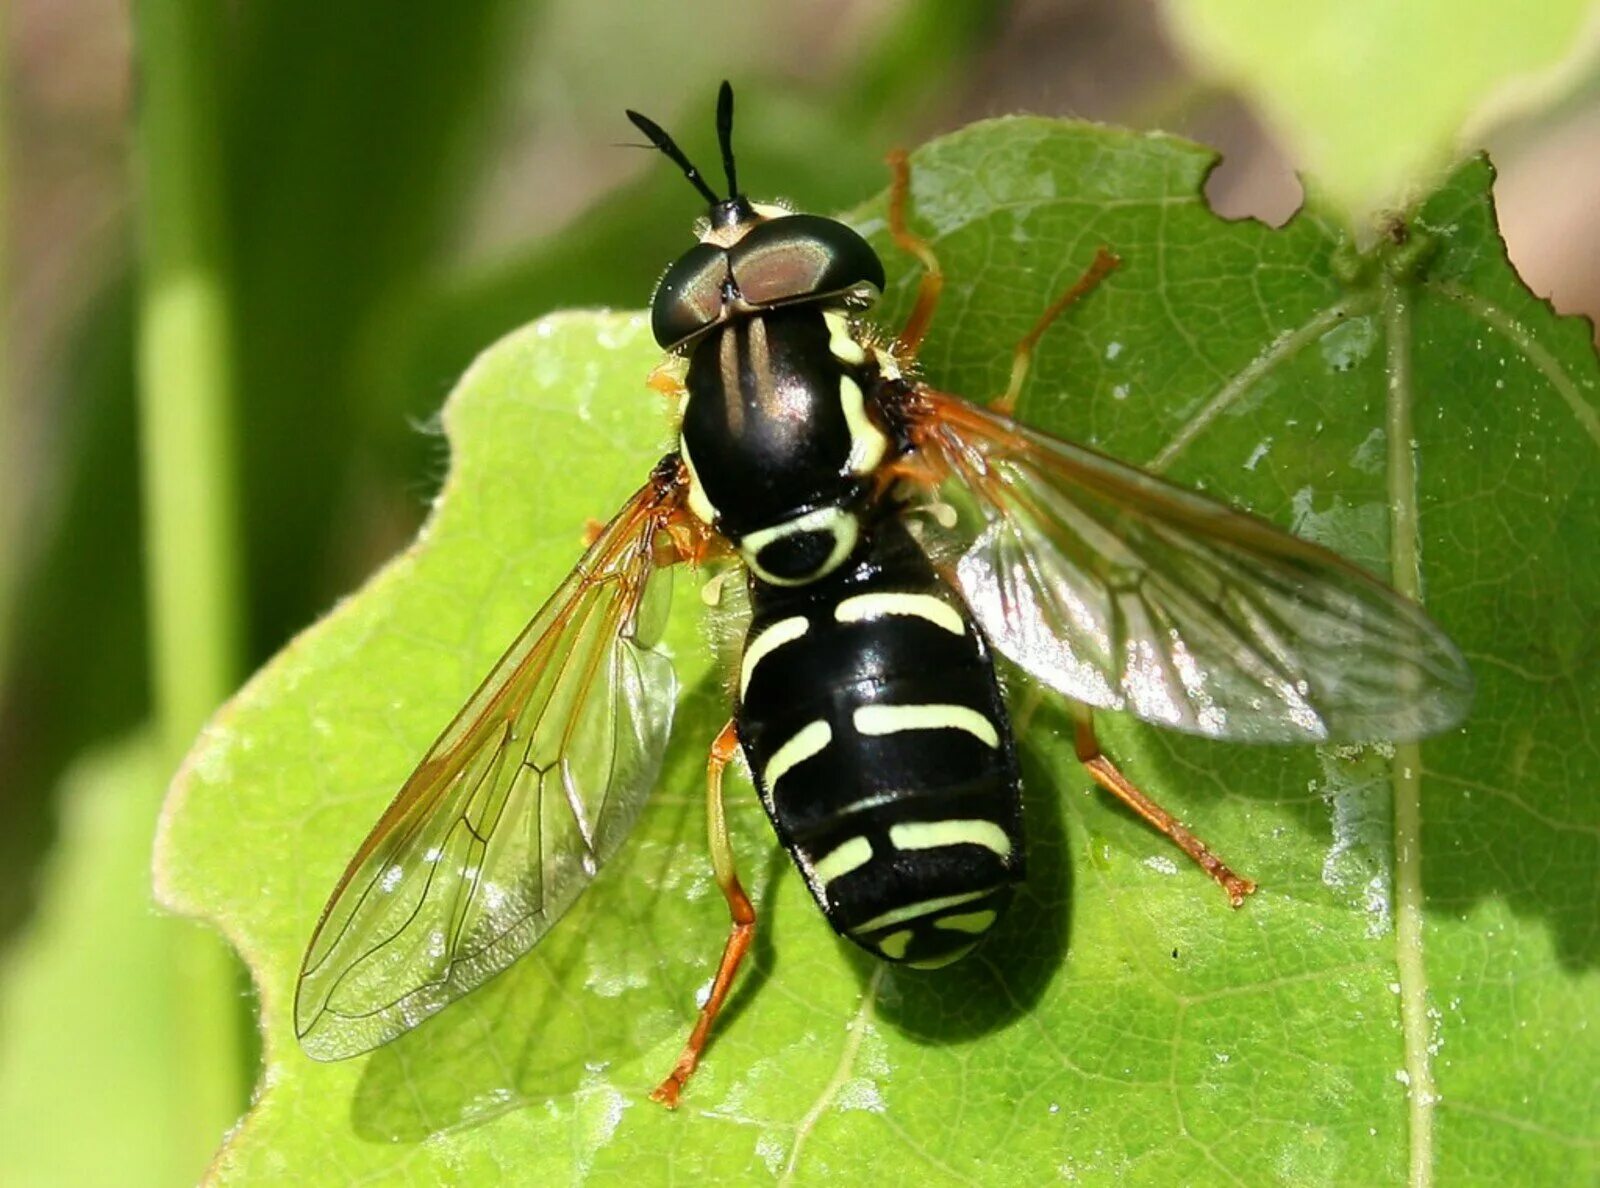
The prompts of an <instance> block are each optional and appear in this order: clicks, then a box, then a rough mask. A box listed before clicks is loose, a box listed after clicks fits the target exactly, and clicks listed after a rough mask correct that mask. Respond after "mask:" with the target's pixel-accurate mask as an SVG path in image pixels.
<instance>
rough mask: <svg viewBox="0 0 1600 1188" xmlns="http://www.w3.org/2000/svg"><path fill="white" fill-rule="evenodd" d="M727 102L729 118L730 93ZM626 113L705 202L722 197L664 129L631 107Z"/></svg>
mask: <svg viewBox="0 0 1600 1188" xmlns="http://www.w3.org/2000/svg"><path fill="white" fill-rule="evenodd" d="M724 85H726V84H724ZM729 103H730V107H729V109H728V116H729V119H730V120H731V119H732V116H733V109H732V106H731V103H732V96H731V95H730V96H729ZM719 110H720V109H719ZM627 114H628V118H629V119H630V120H632V121H633V126H634V127H635V128H637V129H639V131H641V132H643V133H644V134H645V135H646V136H648V137H649V138H650V143H651V144H653V145H655V146H656V147H657V148H658V149H660V150H661V151H662V152H664V153H666V154H667V157H668V159H669V160H671V161H672V162H673V163H674V164H675V165H677V167H678V168H679V169H681V170H683V176H684V177H686V178H688V179H689V181H690V183H691V184H692V185H693V186H694V188H695V189H697V190H699V191H700V193H701V194H702V195H704V196H705V200H706V201H707V202H709V203H711V205H712V206H715V205H716V204H717V203H719V202H721V201H722V199H720V198H718V197H717V192H716V191H715V190H713V189H712V188H711V187H710V186H708V185H706V179H705V178H703V177H701V176H700V171H699V170H698V169H696V168H695V167H694V162H692V161H690V160H689V158H688V157H686V156H684V154H683V150H682V149H681V148H679V147H678V146H677V143H676V142H675V141H674V140H673V139H672V137H670V136H668V135H667V133H666V129H664V128H663V127H662V126H661V125H660V124H658V123H656V122H655V121H654V120H652V119H651V118H650V117H649V116H642V115H640V114H639V113H638V112H636V111H634V110H632V109H631V108H630V109H628V113H627Z"/></svg>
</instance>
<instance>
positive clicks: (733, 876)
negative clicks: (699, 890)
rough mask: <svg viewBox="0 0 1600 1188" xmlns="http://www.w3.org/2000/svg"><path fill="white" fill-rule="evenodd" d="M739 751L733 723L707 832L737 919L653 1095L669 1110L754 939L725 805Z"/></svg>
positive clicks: (719, 756) (724, 741)
mask: <svg viewBox="0 0 1600 1188" xmlns="http://www.w3.org/2000/svg"><path fill="white" fill-rule="evenodd" d="M738 753H739V736H738V734H737V733H736V732H735V730H734V726H733V722H732V721H729V723H728V724H727V725H726V726H724V727H723V728H722V732H721V733H720V734H718V735H717V740H716V741H715V742H714V743H712V744H711V758H710V759H709V761H708V762H707V763H706V831H707V833H708V834H709V835H710V839H711V868H712V870H713V871H714V872H715V874H716V879H717V886H718V887H720V888H722V894H723V896H724V897H725V898H726V899H727V901H728V914H729V915H730V916H732V917H733V923H732V926H731V927H730V929H729V931H728V941H727V943H726V944H725V945H724V946H723V948H722V961H721V963H720V964H718V966H717V976H716V978H715V979H713V980H712V983H711V994H710V996H709V997H707V999H706V1002H705V1005H704V1006H702V1007H701V1008H700V1018H699V1019H698V1020H696V1021H695V1025H694V1030H693V1031H691V1032H690V1033H689V1042H688V1043H686V1044H684V1046H683V1052H682V1054H681V1055H679V1057H678V1062H677V1063H676V1064H674V1065H673V1066H672V1071H671V1072H670V1073H668V1074H667V1079H666V1080H664V1081H662V1082H661V1084H660V1085H658V1086H656V1089H655V1092H653V1093H652V1094H650V1100H651V1101H658V1102H660V1103H661V1104H662V1105H664V1106H666V1107H667V1108H668V1109H675V1108H677V1105H678V1094H679V1093H681V1092H682V1091H683V1086H684V1083H685V1082H686V1081H688V1079H689V1076H690V1074H691V1073H693V1072H694V1070H695V1066H696V1065H697V1064H699V1063H700V1053H701V1052H702V1051H704V1049H705V1046H706V1041H707V1040H708V1039H709V1038H710V1036H711V1025H712V1023H713V1022H715V1020H716V1017H717V1013H718V1012H719V1011H721V1010H722V1004H723V1001H724V1000H725V999H726V998H727V997H728V989H729V987H731V986H732V985H733V978H734V975H735V974H736V973H738V972H739V964H740V962H742V961H743V960H744V956H745V954H746V953H747V952H748V951H749V949H750V942H751V940H752V939H753V938H754V936H755V930H756V912H755V908H753V907H751V906H750V897H749V896H747V895H746V894H745V893H744V888H743V887H742V886H741V885H740V884H739V873H738V871H736V870H735V869H734V866H733V847H732V845H731V844H730V843H729V841H728V822H727V818H726V816H725V815H724V813H723V806H722V769H723V768H725V767H727V766H728V764H729V762H730V761H732V759H733V757H734V756H735V755H736V754H738Z"/></svg>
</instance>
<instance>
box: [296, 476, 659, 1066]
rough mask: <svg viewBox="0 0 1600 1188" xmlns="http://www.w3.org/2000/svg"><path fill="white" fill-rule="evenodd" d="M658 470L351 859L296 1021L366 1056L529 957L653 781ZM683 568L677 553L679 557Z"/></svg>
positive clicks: (328, 1052)
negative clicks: (531, 948) (495, 975)
mask: <svg viewBox="0 0 1600 1188" xmlns="http://www.w3.org/2000/svg"><path fill="white" fill-rule="evenodd" d="M666 473H667V467H666V466H665V464H664V466H663V467H662V468H658V471H657V474H656V475H655V476H652V480H651V483H650V484H648V485H647V486H645V487H644V488H642V489H641V490H640V491H639V492H638V493H637V494H635V495H634V496H633V498H632V499H631V500H629V502H628V503H627V505H626V506H624V507H623V509H622V510H621V512H619V513H618V515H617V516H616V518H615V519H613V520H612V521H611V523H610V524H608V525H607V526H606V528H605V529H604V530H603V531H602V532H601V534H600V536H599V537H598V538H597V539H596V540H595V542H594V544H593V545H592V546H591V547H590V548H589V551H588V552H587V553H586V554H585V555H584V557H583V559H582V560H581V561H580V562H579V563H578V566H577V568H576V569H574V570H573V571H572V573H571V574H570V575H569V576H568V577H567V579H566V580H565V581H564V582H563V583H562V585H561V587H560V588H559V589H558V590H556V592H555V594H554V595H552V596H551V598H550V600H549V601H548V602H546V603H545V604H544V606H543V607H542V608H540V610H539V612H538V614H536V615H535V616H534V618H533V621H532V622H531V623H529V624H528V626H527V628H526V629H525V630H524V631H523V632H522V634H521V636H519V637H518V638H517V640H516V642H515V643H513V644H512V645H511V647H510V649H509V650H508V651H507V652H506V654H505V655H504V656H503V657H501V659H500V661H499V663H497V664H496V665H495V667H494V670H493V671H492V672H491V673H490V674H489V676H488V678H487V679H486V680H485V681H484V682H483V684H482V685H481V686H479V688H478V691H477V692H476V693H474V694H473V695H472V699H471V700H470V701H468V702H467V704H466V705H465V706H464V707H463V708H462V710H461V712H460V713H459V714H458V715H457V716H456V719H455V721H453V722H452V723H451V724H450V726H449V727H448V728H447V729H446V730H445V732H444V734H443V735H442V736H441V737H440V738H439V740H438V741H437V742H436V743H434V745H433V747H432V749H430V750H429V751H428V754H427V756H426V757H425V758H424V759H423V760H422V763H421V764H420V765H419V766H418V767H417V770H416V771H415V772H414V773H413V774H412V775H411V778H410V779H408V780H407V781H406V783H405V786H404V787H402V788H401V789H400V792H399V795H397V796H396V797H395V800H394V803H393V804H391V805H390V806H389V808H388V810H387V811H386V812H385V813H384V814H383V817H382V818H381V819H380V820H379V821H378V823H377V825H376V826H375V827H374V828H373V830H372V832H371V833H370V834H369V835H368V837H367V839H366V840H365V841H364V842H363V843H362V844H361V848H360V849H359V850H357V852H356V855H355V857H354V858H353V859H352V860H351V862H350V865H349V867H348V868H347V869H346V871H345V873H344V877H343V878H342V879H341V880H340V881H339V885H338V887H337V888H336V889H335V890H334V893H333V896H332V898H331V899H330V900H329V901H328V906H327V907H326V908H325V909H324V911H323V915H322V920H321V922H320V923H319V924H318V926H317V930H316V933H315V934H314V935H313V936H312V938H311V944H310V946H309V948H308V949H307V952H306V957H305V963H304V965H303V966H302V968H301V971H300V983H299V987H298V991H297V994H296V998H295V1026H296V1030H297V1031H298V1033H299V1036H300V1041H301V1044H302V1045H303V1046H304V1048H305V1050H306V1051H307V1052H308V1053H309V1054H310V1055H311V1056H313V1057H316V1058H317V1059H320V1060H336V1059H340V1058H343V1057H345V1056H352V1055H355V1054H356V1053H358V1052H364V1051H366V1050H368V1049H370V1048H374V1047H376V1046H378V1045H379V1044H382V1043H385V1042H386V1041H388V1040H390V1039H393V1038H394V1037H395V1036H396V1035H399V1034H400V1033H401V1032H403V1031H405V1030H407V1029H409V1028H411V1027H414V1026H416V1025H417V1024H418V1023H420V1022H421V1021H422V1020H424V1019H426V1018H427V1017H428V1016H429V1015H432V1014H433V1013H434V1012H435V1011H437V1010H439V1009H440V1008H441V1007H443V1006H445V1005H446V1004H447V1003H449V1002H451V1001H453V1000H454V999H456V998H459V997H460V996H461V995H463V994H465V993H467V991H469V990H471V989H473V988H474V987H475V986H477V985H479V984H480V983H482V982H484V981H486V980H487V979H488V978H490V977H491V976H493V975H494V974H496V973H498V972H499V971H500V970H502V969H504V968H505V967H506V966H508V965H510V964H511V963H512V962H513V961H515V960H516V959H517V958H518V957H519V956H521V955H522V954H523V953H525V952H526V951H527V950H528V949H529V948H530V947H532V945H533V944H534V943H535V942H536V941H537V940H538V939H539V938H540V937H541V936H542V935H543V934H544V933H545V932H546V931H547V930H548V929H549V928H550V926H551V925H552V924H553V923H554V922H555V921H556V920H557V919H558V918H559V917H560V916H561V914H562V913H563V912H565V911H566V910H567V908H568V907H570V906H571V905H572V902H573V901H574V900H575V899H576V898H577V897H578V895H579V894H580V893H581V892H582V891H583V890H584V889H585V888H586V887H587V886H588V884H589V882H590V881H591V880H592V879H593V878H594V876H595V874H596V872H597V871H598V870H599V868H600V866H601V865H602V864H603V863H604V862H605V861H606V860H607V859H608V858H610V857H611V855H612V854H613V853H614V852H615V851H616V850H617V848H618V846H619V845H620V844H621V842H622V839H623V837H624V836H625V835H626V834H627V832H628V829H629V828H630V827H631V826H632V824H633V821H634V818H635V817H636V816H637V814H638V810H639V808H640V806H641V804H642V803H643V800H644V797H645V794H646V793H647V792H649V790H650V789H651V787H652V786H653V785H654V783H655V781H656V777H657V775H658V774H659V772H660V768H661V759H662V752H663V750H664V749H665V747H666V742H667V734H668V730H669V729H670V726H671V722H672V710H673V701H674V698H675V694H676V683H675V679H674V676H673V672H672V667H671V665H670V663H669V662H668V661H667V659H666V657H665V656H663V655H662V654H660V653H659V652H656V651H654V650H652V646H651V645H652V641H653V637H654V633H655V631H656V629H657V628H659V626H660V624H661V621H662V617H663V615H664V612H665V609H666V600H667V595H668V594H669V592H670V591H669V588H668V586H669V578H670V571H669V570H667V569H665V568H658V566H657V559H658V556H660V555H661V550H662V548H663V544H662V542H661V540H660V538H659V535H658V534H659V531H660V529H661V528H662V527H663V525H664V524H665V523H666V521H667V519H668V518H669V516H670V513H671V512H673V511H675V510H676V507H677V504H678V503H679V502H680V501H681V489H680V484H679V483H678V481H677V480H676V479H675V478H673V477H670V476H669V477H662V476H663V475H664V474H666ZM674 557H675V554H674Z"/></svg>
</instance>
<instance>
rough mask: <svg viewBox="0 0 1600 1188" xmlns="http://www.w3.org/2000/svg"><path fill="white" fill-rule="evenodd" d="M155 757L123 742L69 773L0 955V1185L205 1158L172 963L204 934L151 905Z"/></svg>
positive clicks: (123, 1173)
mask: <svg viewBox="0 0 1600 1188" xmlns="http://www.w3.org/2000/svg"><path fill="white" fill-rule="evenodd" d="M157 750H158V748H157V747H156V746H155V744H154V742H153V741H152V740H151V739H150V738H148V737H146V736H145V735H143V734H140V735H135V736H132V737H130V738H128V739H124V740H122V741H121V742H119V743H117V744H116V745H115V746H112V747H105V748H102V749H100V750H98V751H95V752H92V753H90V754H88V755H86V756H85V757H83V758H81V759H80V760H79V761H78V762H77V763H76V764H74V765H73V767H72V768H71V769H69V770H68V772H67V774H66V776H65V778H64V779H63V781H62V788H61V811H62V822H61V839H60V842H59V844H58V846H57V847H56V849H55V850H54V852H53V855H52V859H51V862H50V864H49V866H48V868H47V871H46V878H45V880H44V886H43V887H42V889H41V895H40V900H41V903H40V907H39V910H38V912H37V913H36V914H35V916H34V918H33V919H32V920H31V921H30V924H29V928H28V930H27V931H26V932H25V933H23V934H22V935H21V936H20V937H19V938H18V940H17V942H16V944H15V945H13V946H12V947H11V948H10V949H8V950H7V952H6V954H5V957H4V960H3V961H0V1117H4V1118H5V1124H4V1126H0V1178H3V1179H4V1180H5V1182H6V1183H7V1184H11V1185H17V1186H19V1188H20V1186H25V1185H39V1186H40V1188H44V1186H46V1185H58V1184H118V1185H122V1186H124V1188H145V1186H146V1185H149V1186H150V1188H155V1186H157V1185H168V1184H176V1183H185V1182H188V1181H192V1180H193V1179H194V1178H195V1177H196V1176H197V1175H198V1174H199V1172H200V1170H201V1169H202V1168H203V1167H204V1166H205V1164H206V1160H207V1157H208V1155H209V1151H208V1150H207V1147H208V1145H209V1141H210V1140H209V1136H208V1135H207V1134H206V1132H205V1131H204V1130H203V1129H200V1128H199V1127H197V1126H196V1125H195V1124H194V1123H195V1119H193V1118H190V1117H185V1116H184V1114H183V1111H182V1108H181V1106H180V1104H179V1103H180V1102H181V1101H183V1100H185V1099H184V1097H183V1095H182V1094H180V1093H177V1092H175V1090H176V1088H177V1086H176V1078H177V1077H178V1075H179V1072H180V1069H181V1068H182V1067H183V1065H182V1061H181V1060H180V1059H178V1055H177V1054H178V1052H179V1051H181V1049H182V1047H183V1045H184V1043H185V1042H186V1041H185V1034H186V1033H187V1032H189V1031H190V1030H191V1028H192V1021H191V1020H190V1019H189V1018H188V1017H187V1016H186V1015H184V1014H183V1013H182V1004H183V999H182V995H181V993H180V988H179V987H178V986H176V985H175V984H174V983H175V982H178V981H180V979H181V974H179V973H178V972H177V971H175V970H174V968H173V963H172V962H173V957H174V954H175V953H177V952H178V951H179V949H180V944H181V942H183V941H192V940H195V939H200V940H202V941H210V942H211V943H213V944H214V943H215V940H214V938H211V937H198V938H197V937H196V936H194V935H192V934H194V932H195V927H194V925H193V924H190V923H189V922H187V921H178V920H173V919H170V918H163V917H161V916H159V915H157V914H156V912H155V911H154V910H153V905H152V904H151V902H150V867H149V861H148V855H149V851H150V834H151V830H152V827H153V824H154V820H155V807H156V805H157V804H158V803H159V802H160V799H161V791H162V775H163V772H162V769H161V760H160V757H159V756H158V754H157ZM184 934H190V935H184Z"/></svg>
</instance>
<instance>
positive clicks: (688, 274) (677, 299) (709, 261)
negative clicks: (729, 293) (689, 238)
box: [650, 243, 728, 350]
mask: <svg viewBox="0 0 1600 1188" xmlns="http://www.w3.org/2000/svg"><path fill="white" fill-rule="evenodd" d="M727 277H728V253H727V251H726V250H724V249H723V248H720V247H718V246H717V245H716V244H712V243H697V244H695V245H694V247H692V248H690V249H689V250H688V251H686V252H684V253H683V255H681V256H679V257H678V259H677V261H676V262H675V263H674V264H673V265H672V267H671V268H669V269H667V274H666V275H665V276H664V277H662V278H661V283H660V284H659V285H657V286H656V295H655V297H654V299H653V300H652V301H651V303H650V329H651V331H652V332H653V333H654V334H655V336H656V343H657V344H658V345H659V346H661V347H662V349H664V350H671V349H672V348H673V347H675V346H677V345H678V344H679V343H681V342H683V341H684V339H686V338H692V337H693V336H694V335H696V334H698V333H700V331H702V330H704V329H705V328H706V327H707V326H712V325H715V324H716V323H717V322H718V321H720V320H721V319H722V285H723V282H724V281H725V280H727Z"/></svg>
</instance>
